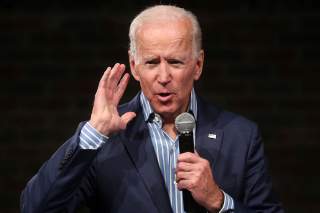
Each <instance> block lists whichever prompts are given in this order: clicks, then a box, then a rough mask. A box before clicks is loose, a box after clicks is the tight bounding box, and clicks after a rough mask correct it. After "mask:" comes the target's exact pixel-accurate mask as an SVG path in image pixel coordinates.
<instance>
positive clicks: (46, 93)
mask: <svg viewBox="0 0 320 213" xmlns="http://www.w3.org/2000/svg"><path fill="white" fill-rule="evenodd" d="M153 2H158V1H143V0H136V1H126V0H118V1H109V2H108V1H104V2H101V1H97V0H96V1H90V3H88V2H84V1H79V2H77V3H68V2H67V3H66V2H63V1H52V2H47V1H32V2H30V1H23V0H3V1H1V2H0V71H1V77H0V79H1V84H0V100H1V105H0V110H1V112H2V119H1V122H0V162H1V163H0V168H1V170H0V174H1V175H0V189H1V190H0V200H1V202H0V203H1V205H0V212H9V213H10V212H19V210H18V205H19V204H18V202H19V193H20V191H21V190H22V189H23V187H24V186H25V184H26V182H27V180H28V179H29V178H30V177H31V176H32V175H33V174H34V173H35V172H36V171H37V170H38V168H39V167H40V165H41V164H42V163H43V162H44V161H45V160H46V159H47V158H48V157H49V156H50V155H51V153H52V152H53V151H54V150H56V148H57V147H58V146H59V145H60V144H62V143H63V141H64V140H65V139H67V138H68V137H69V136H71V135H72V134H73V131H74V130H75V128H76V127H77V124H78V122H79V121H81V120H85V119H88V117H89V115H90V110H91V105H92V100H93V97H94V93H95V89H96V86H97V83H98V80H99V78H100V76H101V74H102V72H103V70H104V69H105V68H106V67H107V66H108V65H112V64H114V63H115V62H118V61H119V62H123V63H126V64H128V63H127V61H128V59H127V46H128V44H127V32H128V27H129V23H130V20H131V19H132V18H133V17H134V15H135V14H136V13H137V11H139V10H140V9H141V8H144V7H145V6H146V5H150V4H152V3H153ZM162 2H164V3H165V2H170V1H162ZM171 2H174V1H171ZM175 2H176V4H178V5H181V6H185V7H187V8H190V9H192V10H193V11H194V12H195V14H196V15H198V17H199V20H200V22H201V25H202V28H203V34H204V42H203V43H204V48H205V51H206V62H205V69H204V73H203V76H202V79H201V80H200V81H199V82H198V83H197V88H198V91H199V93H200V94H202V96H204V97H205V98H206V99H207V100H209V101H212V102H215V103H218V104H219V105H220V106H223V107H224V108H225V109H227V110H230V111H234V112H237V113H240V114H243V115H245V116H246V117H248V118H250V119H252V120H254V121H256V122H257V123H258V124H259V126H260V127H261V130H262V134H263V137H264V142H265V147H266V152H267V156H268V158H269V162H270V172H271V174H272V176H273V182H274V185H275V191H276V192H277V193H278V194H279V196H280V198H281V200H282V202H283V203H284V206H285V208H286V209H287V211H288V212H317V210H318V209H319V208H320V204H319V202H318V199H319V194H320V193H319V192H320V184H319V178H320V175H319V169H316V168H317V166H316V165H317V164H316V162H319V160H317V154H318V153H319V151H320V145H319V143H318V138H320V131H319V130H320V128H319V127H320V124H319V120H320V110H319V108H320V98H319V94H320V93H319V92H320V84H319V77H320V74H319V73H320V69H319V68H320V62H319V56H320V50H319V48H320V28H319V26H320V13H319V12H320V3H319V2H317V1H302V0H300V1H298V0H291V1H270V0H269V1H267V0H264V1H263V0H261V1H253V0H245V1H236V0H227V1H175ZM129 87H130V90H128V91H127V92H126V95H125V97H124V98H123V100H124V101H125V100H128V99H130V98H131V97H133V95H134V94H135V93H136V91H137V90H138V85H137V83H135V82H133V81H131V82H130V85H129Z"/></svg>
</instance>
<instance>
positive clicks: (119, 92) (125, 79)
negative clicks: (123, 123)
mask: <svg viewBox="0 0 320 213" xmlns="http://www.w3.org/2000/svg"><path fill="white" fill-rule="evenodd" d="M129 78H130V75H129V74H128V73H126V74H124V76H123V77H122V78H121V80H120V83H119V85H118V88H117V90H116V93H115V102H116V103H115V104H116V105H118V104H119V101H120V99H121V98H122V96H123V93H124V91H125V90H126V88H127V85H128V82H129Z"/></svg>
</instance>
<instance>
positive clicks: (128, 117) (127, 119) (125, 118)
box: [120, 112, 136, 129]
mask: <svg viewBox="0 0 320 213" xmlns="http://www.w3.org/2000/svg"><path fill="white" fill-rule="evenodd" d="M134 117H136V113H134V112H126V113H124V114H123V115H122V116H121V118H120V119H121V123H120V128H121V129H125V128H126V127H127V124H128V123H129V122H130V121H131V120H132V119H133V118H134Z"/></svg>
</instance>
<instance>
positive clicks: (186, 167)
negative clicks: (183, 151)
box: [176, 161, 194, 172]
mask: <svg viewBox="0 0 320 213" xmlns="http://www.w3.org/2000/svg"><path fill="white" fill-rule="evenodd" d="M193 169H194V164H191V163H186V162H182V161H181V162H178V163H177V167H176V172H190V171H192V170H193Z"/></svg>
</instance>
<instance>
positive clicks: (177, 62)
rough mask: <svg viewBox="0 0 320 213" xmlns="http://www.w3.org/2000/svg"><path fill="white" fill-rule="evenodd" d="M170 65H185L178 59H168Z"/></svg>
mask: <svg viewBox="0 0 320 213" xmlns="http://www.w3.org/2000/svg"><path fill="white" fill-rule="evenodd" d="M168 63H169V64H183V62H182V61H180V60H177V59H168Z"/></svg>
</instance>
